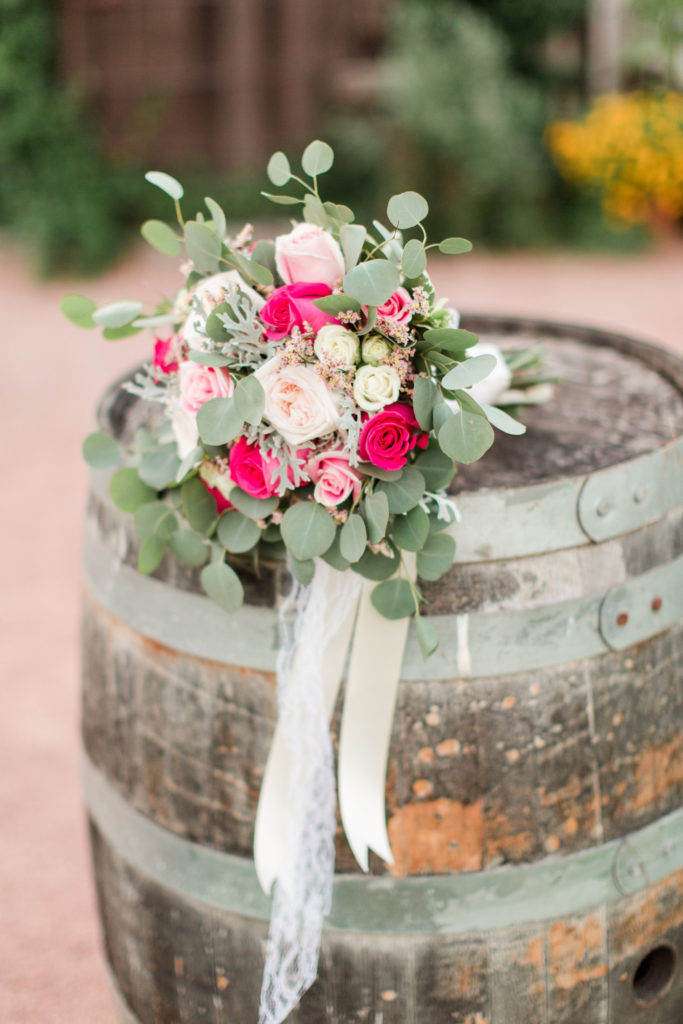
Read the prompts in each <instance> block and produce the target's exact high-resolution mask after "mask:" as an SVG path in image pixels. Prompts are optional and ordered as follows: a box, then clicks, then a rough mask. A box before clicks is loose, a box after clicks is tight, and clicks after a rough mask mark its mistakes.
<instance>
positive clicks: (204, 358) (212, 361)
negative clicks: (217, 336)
mask: <svg viewBox="0 0 683 1024" xmlns="http://www.w3.org/2000/svg"><path fill="white" fill-rule="evenodd" d="M187 358H188V359H191V360H192V362H193V363H200V364H201V366H229V364H230V360H229V359H228V357H227V356H224V355H221V353H220V352H203V351H202V350H201V349H199V348H191V349H190V351H189V352H188V353H187Z"/></svg>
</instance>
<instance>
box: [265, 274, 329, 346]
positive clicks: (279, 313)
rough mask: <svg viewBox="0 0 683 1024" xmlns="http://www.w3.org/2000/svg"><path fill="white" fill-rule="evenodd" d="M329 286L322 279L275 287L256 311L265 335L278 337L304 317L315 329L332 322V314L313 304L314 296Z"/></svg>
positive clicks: (281, 336) (316, 330) (277, 338)
mask: <svg viewBox="0 0 683 1024" xmlns="http://www.w3.org/2000/svg"><path fill="white" fill-rule="evenodd" d="M329 294H330V288H329V286H328V285H326V284H323V283H322V282H317V283H315V282H314V283H312V284H310V283H306V282H299V283H298V284H286V285H283V287H282V288H276V289H275V291H274V292H272V294H271V296H270V298H269V299H268V301H267V302H266V304H265V306H264V307H263V309H262V310H261V311H260V312H259V316H260V317H261V320H262V321H263V323H264V324H265V326H266V329H265V331H264V334H265V335H266V337H267V338H272V339H273V340H275V341H279V340H280V338H286V337H287V335H288V334H291V333H292V331H293V329H294V328H295V327H299V328H301V327H303V325H304V321H305V322H306V323H308V324H310V326H311V327H312V328H313V330H314V331H315V332H316V333H317V332H318V331H319V330H320V328H321V327H323V326H324V325H325V324H333V323H335V319H334V317H333V316H330V315H329V314H328V313H323V311H322V309H318V307H317V306H314V305H313V300H314V299H321V298H322V297H323V295H329Z"/></svg>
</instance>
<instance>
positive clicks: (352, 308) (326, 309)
mask: <svg viewBox="0 0 683 1024" xmlns="http://www.w3.org/2000/svg"><path fill="white" fill-rule="evenodd" d="M313 305H314V306H317V307H318V309H322V311H323V313H329V314H330V316H339V314H340V313H347V312H348V313H359V312H360V308H361V306H360V302H356V300H355V299H352V298H351V296H350V295H323V297H322V298H321V299H313Z"/></svg>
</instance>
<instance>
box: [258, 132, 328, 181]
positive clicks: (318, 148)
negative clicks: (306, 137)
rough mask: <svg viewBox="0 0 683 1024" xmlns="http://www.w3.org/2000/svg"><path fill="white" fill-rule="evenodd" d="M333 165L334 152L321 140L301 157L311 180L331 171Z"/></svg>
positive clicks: (309, 146)
mask: <svg viewBox="0 0 683 1024" xmlns="http://www.w3.org/2000/svg"><path fill="white" fill-rule="evenodd" d="M333 163H334V150H333V149H332V147H331V146H328V144H327V143H326V142H321V141H320V139H316V140H315V141H314V142H310V143H309V144H308V146H306V149H305V150H304V152H303V156H302V157H301V166H302V167H303V169H304V171H305V172H306V174H308V175H310V177H311V178H315V177H317V176H318V175H319V174H324V173H325V172H326V171H329V169H330V167H331V166H332V164H333ZM271 180H272V179H271Z"/></svg>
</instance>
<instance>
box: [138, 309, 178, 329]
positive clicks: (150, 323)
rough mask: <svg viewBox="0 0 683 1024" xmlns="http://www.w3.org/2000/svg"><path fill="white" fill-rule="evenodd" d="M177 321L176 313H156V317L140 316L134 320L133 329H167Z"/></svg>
mask: <svg viewBox="0 0 683 1024" xmlns="http://www.w3.org/2000/svg"><path fill="white" fill-rule="evenodd" d="M176 319H177V316H176V314H175V313H170V312H169V313H156V314H155V315H154V316H138V317H136V318H135V320H133V323H132V326H133V327H165V326H166V324H172V323H173V322H174V321H175V320H176Z"/></svg>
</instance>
